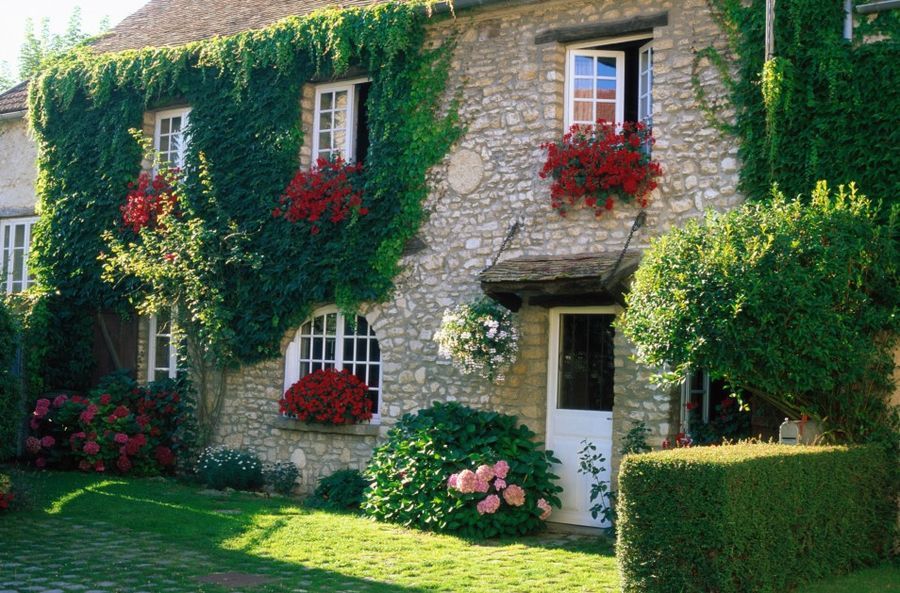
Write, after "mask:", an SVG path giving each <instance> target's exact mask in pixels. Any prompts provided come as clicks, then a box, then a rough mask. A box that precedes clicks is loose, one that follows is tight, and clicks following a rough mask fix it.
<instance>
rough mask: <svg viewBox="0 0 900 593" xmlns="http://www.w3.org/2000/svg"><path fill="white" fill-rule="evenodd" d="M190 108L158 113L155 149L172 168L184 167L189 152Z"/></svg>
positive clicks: (154, 139)
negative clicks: (186, 154)
mask: <svg viewBox="0 0 900 593" xmlns="http://www.w3.org/2000/svg"><path fill="white" fill-rule="evenodd" d="M190 112H191V110H190V108H188V107H182V108H179V109H166V110H164V111H157V112H156V128H155V131H154V133H153V148H154V149H155V150H156V152H158V153H159V154H160V156H161V158H162V160H163V161H164V162H166V163H168V164H169V165H170V166H172V167H178V168H182V167H184V155H185V153H186V151H187V134H186V130H187V126H188V115H189V114H190Z"/></svg>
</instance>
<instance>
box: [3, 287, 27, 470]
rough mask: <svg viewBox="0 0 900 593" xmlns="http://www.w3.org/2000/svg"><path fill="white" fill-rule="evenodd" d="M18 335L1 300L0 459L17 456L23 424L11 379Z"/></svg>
mask: <svg viewBox="0 0 900 593" xmlns="http://www.w3.org/2000/svg"><path fill="white" fill-rule="evenodd" d="M16 344H18V331H17V328H16V324H15V322H14V320H13V317H12V315H10V312H9V309H8V308H7V306H6V304H5V303H4V302H3V301H2V300H0V459H9V458H11V457H13V456H15V454H16V446H17V444H18V442H19V428H20V426H21V424H22V419H23V416H24V411H23V410H22V401H21V400H22V394H21V389H20V386H19V381H18V380H17V379H16V377H15V376H14V375H13V373H12V370H13V365H14V364H15V357H16Z"/></svg>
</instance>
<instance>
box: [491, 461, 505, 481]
mask: <svg viewBox="0 0 900 593" xmlns="http://www.w3.org/2000/svg"><path fill="white" fill-rule="evenodd" d="M508 473H509V464H508V463H506V462H505V461H503V460H502V459H501V460H500V461H498V462H497V463H495V464H494V475H495V476H497V477H498V478H500V479H501V480H505V479H506V474H508Z"/></svg>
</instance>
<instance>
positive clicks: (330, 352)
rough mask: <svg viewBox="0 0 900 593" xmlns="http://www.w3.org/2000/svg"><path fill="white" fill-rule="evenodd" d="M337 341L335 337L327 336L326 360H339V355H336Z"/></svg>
mask: <svg viewBox="0 0 900 593" xmlns="http://www.w3.org/2000/svg"><path fill="white" fill-rule="evenodd" d="M335 342H336V340H335V339H334V338H325V360H331V361H334V360H337V357H336V356H335V355H334V347H335Z"/></svg>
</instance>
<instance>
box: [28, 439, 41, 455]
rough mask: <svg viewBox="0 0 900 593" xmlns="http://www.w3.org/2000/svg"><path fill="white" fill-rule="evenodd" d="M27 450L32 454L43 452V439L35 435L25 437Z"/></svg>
mask: <svg viewBox="0 0 900 593" xmlns="http://www.w3.org/2000/svg"><path fill="white" fill-rule="evenodd" d="M25 450H26V451H28V452H29V453H31V454H32V455H36V454H37V453H40V452H41V441H40V440H38V439H37V438H35V437H28V438H27V439H25Z"/></svg>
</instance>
